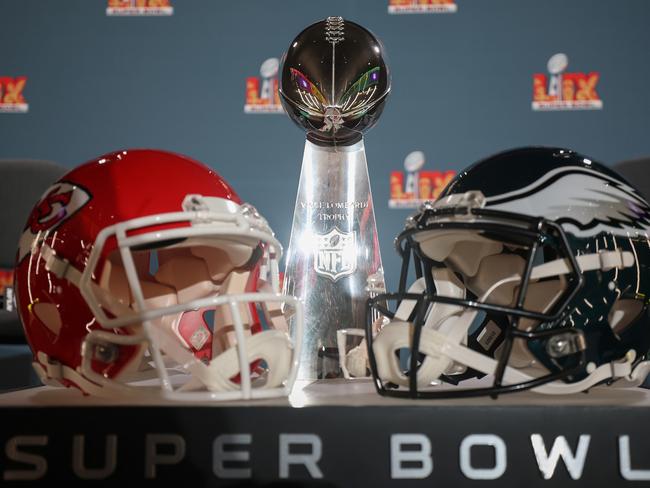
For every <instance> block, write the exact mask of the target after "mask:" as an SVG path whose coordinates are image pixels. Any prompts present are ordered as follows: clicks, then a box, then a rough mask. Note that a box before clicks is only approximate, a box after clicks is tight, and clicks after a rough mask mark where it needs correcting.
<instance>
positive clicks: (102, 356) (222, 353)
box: [16, 150, 302, 399]
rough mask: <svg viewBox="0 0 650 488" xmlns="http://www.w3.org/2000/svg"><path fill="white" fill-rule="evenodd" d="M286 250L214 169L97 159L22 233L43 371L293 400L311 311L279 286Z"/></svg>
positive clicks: (157, 156) (141, 159) (102, 381)
mask: <svg viewBox="0 0 650 488" xmlns="http://www.w3.org/2000/svg"><path fill="white" fill-rule="evenodd" d="M281 252H282V248H281V246H280V244H279V243H278V241H277V240H276V239H275V237H274V236H273V232H272V231H271V229H270V228H269V226H268V223H267V222H266V220H264V218H262V217H261V216H260V215H259V214H258V212H257V211H256V210H255V208H253V207H252V206H251V205H248V204H246V203H242V202H241V200H240V199H239V197H238V196H237V195H236V194H235V192H234V191H233V190H232V188H230V186H229V185H228V184H227V183H226V182H225V181H224V180H223V178H221V177H220V176H219V175H218V174H217V173H215V172H214V171H213V170H211V169H210V168H208V167H207V166H204V165H203V164H200V163H198V162H196V161H193V160H191V159H189V158H186V157H184V156H179V155H176V154H172V153H168V152H164V151H154V150H129V151H120V152H114V153H111V154H107V155H105V156H102V157H100V158H98V159H95V160H93V161H90V162H88V163H86V164H84V165H82V166H80V167H78V168H76V169H73V170H72V171H70V172H69V173H67V174H66V175H65V176H63V177H62V178H61V179H60V180H59V181H58V182H56V183H55V184H54V185H52V186H51V187H50V188H49V189H48V190H47V191H46V192H45V194H44V195H43V197H42V198H41V200H40V201H39V202H38V203H37V204H36V206H35V207H34V210H32V213H31V215H30V217H29V220H28V222H27V225H26V226H25V230H24V231H23V234H22V236H21V238H20V242H19V248H18V256H17V264H16V300H17V305H18V310H19V313H20V316H21V319H22V322H23V326H24V328H25V333H26V336H27V339H28V341H29V344H30V346H31V348H32V351H33V353H34V367H35V369H36V371H37V372H38V374H39V376H40V377H41V379H42V380H43V381H44V382H45V383H48V384H52V383H55V384H63V385H65V386H76V387H78V388H80V389H81V390H82V391H84V392H85V393H88V394H96V395H109V396H116V395H132V394H137V395H140V394H142V393H143V392H146V393H149V394H151V393H153V394H156V395H162V396H163V397H165V398H170V399H188V398H190V399H204V398H205V399H239V398H261V397H271V396H280V395H287V394H288V393H289V391H290V390H291V387H292V385H293V382H294V380H295V377H296V372H297V359H298V357H299V352H300V351H299V348H300V343H301V336H302V309H301V304H300V303H299V302H298V301H297V300H296V299H295V298H293V297H290V296H286V295H281V294H280V292H279V273H278V260H279V259H280V255H281ZM289 317H291V322H292V326H291V333H289V332H290V331H289V329H290V328H289V325H288V322H289ZM183 373H185V374H183ZM156 378H157V380H156Z"/></svg>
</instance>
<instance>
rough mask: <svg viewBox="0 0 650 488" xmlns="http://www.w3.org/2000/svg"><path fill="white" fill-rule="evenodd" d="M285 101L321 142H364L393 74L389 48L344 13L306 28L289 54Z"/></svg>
mask: <svg viewBox="0 0 650 488" xmlns="http://www.w3.org/2000/svg"><path fill="white" fill-rule="evenodd" d="M283 61H284V62H283V65H282V80H281V83H280V89H279V91H280V99H281V100H282V104H283V106H284V108H285V110H286V112H287V113H288V114H289V117H291V119H292V120H293V121H294V122H295V123H296V124H298V125H299V126H300V127H302V128H303V129H305V130H306V131H307V138H308V139H309V140H310V141H312V142H314V143H316V144H326V145H339V144H341V145H349V144H353V143H355V142H357V141H359V140H360V139H361V137H362V135H363V133H364V132H365V131H367V130H368V129H370V128H371V127H372V126H373V125H375V123H376V122H377V119H378V118H379V115H380V114H381V112H382V110H383V108H384V104H385V102H386V99H387V98H388V93H389V92H390V73H389V69H388V66H387V64H386V61H385V55H384V48H383V46H382V44H381V42H380V41H379V39H377V37H375V36H374V35H373V34H372V33H371V32H370V31H368V30H367V29H365V28H363V27H361V26H360V25H358V24H355V23H354V22H349V21H347V20H344V19H343V18H342V17H328V18H327V19H325V20H322V21H320V22H316V23H315V24H312V25H310V26H309V27H307V28H306V29H305V30H303V31H302V32H301V33H300V34H298V36H297V37H296V38H295V39H294V40H293V42H292V43H291V45H290V46H289V49H288V50H287V53H286V55H285V57H284V60H283Z"/></svg>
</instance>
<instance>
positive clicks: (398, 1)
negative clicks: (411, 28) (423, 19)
mask: <svg viewBox="0 0 650 488" xmlns="http://www.w3.org/2000/svg"><path fill="white" fill-rule="evenodd" d="M456 10H457V6H456V1H455V0H388V13H389V14H451V13H454V12H456Z"/></svg>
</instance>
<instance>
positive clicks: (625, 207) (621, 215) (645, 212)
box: [486, 166, 650, 237]
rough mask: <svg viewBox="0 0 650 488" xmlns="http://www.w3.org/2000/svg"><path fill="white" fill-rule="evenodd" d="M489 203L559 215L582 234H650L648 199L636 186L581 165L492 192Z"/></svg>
mask: <svg viewBox="0 0 650 488" xmlns="http://www.w3.org/2000/svg"><path fill="white" fill-rule="evenodd" d="M486 206H487V207H489V208H491V209H495V210H505V211H510V212H525V213H527V214H530V215H536V216H540V217H545V218H548V219H552V220H555V221H556V222H557V223H559V224H561V225H562V227H563V228H564V229H565V230H567V231H569V232H571V233H573V234H574V235H576V236H578V237H591V236H595V235H597V234H599V233H600V232H603V231H606V232H611V233H612V234H615V235H620V236H624V237H628V236H630V237H633V236H636V235H639V234H642V235H646V234H650V205H648V202H647V201H646V200H645V199H644V198H643V197H642V196H641V195H639V193H638V192H637V191H636V190H635V189H634V188H632V187H631V186H629V185H627V184H626V183H624V182H622V181H620V180H618V179H616V178H612V177H609V176H607V175H606V174H603V173H601V172H599V171H594V170H591V169H589V168H583V167H580V166H571V167H565V168H558V169H555V170H553V171H549V172H548V173H547V174H546V175H544V176H543V177H542V178H540V179H539V180H537V181H536V182H534V183H532V184H530V185H528V186H526V187H524V188H521V189H519V190H515V191H512V192H508V193H504V194H502V195H494V196H491V197H488V198H487V199H486ZM569 208H570V209H571V216H570V217H569V216H568V212H567V209H569Z"/></svg>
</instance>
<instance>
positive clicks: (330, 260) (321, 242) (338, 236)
mask: <svg viewBox="0 0 650 488" xmlns="http://www.w3.org/2000/svg"><path fill="white" fill-rule="evenodd" d="M355 240H356V239H355V232H354V231H352V232H341V231H340V230H339V228H338V227H334V228H333V229H332V230H331V231H329V232H328V233H327V234H322V235H317V236H316V241H317V246H316V249H314V270H315V271H316V273H317V274H319V275H321V276H326V277H328V278H330V279H331V280H333V281H336V280H338V279H339V278H341V277H342V276H347V275H350V274H352V273H354V272H355V271H356V269H357V255H356V252H357V248H356V246H355Z"/></svg>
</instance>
